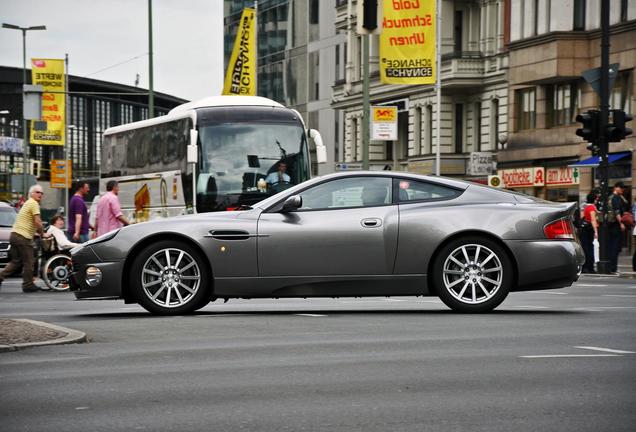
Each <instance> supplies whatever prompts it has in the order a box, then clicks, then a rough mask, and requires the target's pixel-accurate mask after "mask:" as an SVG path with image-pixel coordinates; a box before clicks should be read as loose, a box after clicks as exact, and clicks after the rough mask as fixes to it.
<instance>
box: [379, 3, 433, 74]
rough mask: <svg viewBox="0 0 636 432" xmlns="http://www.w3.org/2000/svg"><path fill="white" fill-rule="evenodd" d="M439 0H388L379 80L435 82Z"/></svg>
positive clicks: (384, 19)
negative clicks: (437, 3)
mask: <svg viewBox="0 0 636 432" xmlns="http://www.w3.org/2000/svg"><path fill="white" fill-rule="evenodd" d="M435 6H436V0H385V1H384V9H383V20H382V33H381V34H380V79H381V80H382V82H383V83H386V84H435V73H436V67H437V66H436V64H435V60H436V55H437V54H436V41H435V32H436V23H435V13H436V11H435Z"/></svg>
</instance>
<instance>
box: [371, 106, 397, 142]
mask: <svg viewBox="0 0 636 432" xmlns="http://www.w3.org/2000/svg"><path fill="white" fill-rule="evenodd" d="M371 112H372V115H371V139H372V140H379V141H395V140H397V139H398V132H397V130H398V127H397V126H398V124H397V122H398V108H397V107H396V106H374V107H371Z"/></svg>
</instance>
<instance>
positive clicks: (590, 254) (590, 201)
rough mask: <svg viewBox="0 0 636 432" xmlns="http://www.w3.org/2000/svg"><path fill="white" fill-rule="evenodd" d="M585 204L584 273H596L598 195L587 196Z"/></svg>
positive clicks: (582, 239)
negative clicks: (595, 246) (595, 241)
mask: <svg viewBox="0 0 636 432" xmlns="http://www.w3.org/2000/svg"><path fill="white" fill-rule="evenodd" d="M585 202H586V205H585V208H584V209H583V215H582V216H581V246H583V252H585V264H583V273H596V271H595V270H594V239H596V238H598V219H597V217H596V216H597V214H598V210H597V208H596V205H595V202H596V194H594V192H590V193H589V194H587V197H586V198H585Z"/></svg>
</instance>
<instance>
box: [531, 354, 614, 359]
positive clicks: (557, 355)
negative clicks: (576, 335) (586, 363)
mask: <svg viewBox="0 0 636 432" xmlns="http://www.w3.org/2000/svg"><path fill="white" fill-rule="evenodd" d="M519 357H520V358H527V359H544V358H573V357H622V356H621V355H620V354H550V355H527V356H519Z"/></svg>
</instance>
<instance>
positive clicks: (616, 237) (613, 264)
mask: <svg viewBox="0 0 636 432" xmlns="http://www.w3.org/2000/svg"><path fill="white" fill-rule="evenodd" d="M624 189H625V184H624V183H623V182H617V183H616V184H615V185H614V191H613V192H612V196H611V197H610V199H609V202H608V206H607V231H608V252H609V258H610V271H611V272H612V273H617V272H618V255H619V254H620V253H621V249H622V244H621V243H622V240H623V232H624V231H625V224H624V223H623V222H622V220H621V219H622V216H623V208H624V204H623V200H624V198H623V191H624Z"/></svg>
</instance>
